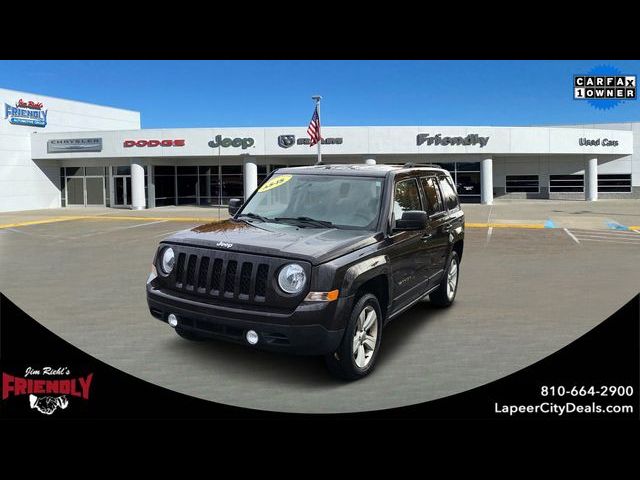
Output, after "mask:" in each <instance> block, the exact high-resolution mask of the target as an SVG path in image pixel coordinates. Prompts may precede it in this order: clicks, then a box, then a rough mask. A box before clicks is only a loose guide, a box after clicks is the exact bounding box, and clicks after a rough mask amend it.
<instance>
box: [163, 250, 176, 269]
mask: <svg viewBox="0 0 640 480" xmlns="http://www.w3.org/2000/svg"><path fill="white" fill-rule="evenodd" d="M174 263H175V255H174V254H173V248H171V247H167V248H165V249H164V250H163V251H162V258H161V259H160V268H161V269H162V272H163V273H164V274H165V275H169V274H170V273H171V270H173V265H174Z"/></svg>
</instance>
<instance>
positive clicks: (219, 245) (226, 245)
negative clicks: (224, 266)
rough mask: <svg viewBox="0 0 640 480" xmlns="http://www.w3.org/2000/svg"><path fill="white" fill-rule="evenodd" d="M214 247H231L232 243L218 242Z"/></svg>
mask: <svg viewBox="0 0 640 480" xmlns="http://www.w3.org/2000/svg"><path fill="white" fill-rule="evenodd" d="M216 247H224V248H231V247H233V243H227V242H218V243H216Z"/></svg>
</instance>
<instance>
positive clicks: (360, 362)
mask: <svg viewBox="0 0 640 480" xmlns="http://www.w3.org/2000/svg"><path fill="white" fill-rule="evenodd" d="M382 323H383V319H382V312H381V310H380V304H379V302H378V299H377V298H376V296H375V295H373V294H371V293H367V294H365V295H363V296H362V297H360V298H359V299H358V301H357V302H356V304H355V305H354V306H353V310H352V311H351V316H350V317H349V322H348V324H347V328H346V329H345V332H344V337H343V338H342V342H341V343H340V346H339V347H338V349H337V350H336V351H335V352H334V353H332V354H329V355H326V356H325V363H326V364H327V368H328V369H329V371H330V372H331V373H332V374H333V375H335V376H337V377H339V378H343V379H346V380H357V379H359V378H362V377H364V376H365V375H367V374H369V373H370V372H371V371H372V370H373V367H374V366H375V363H376V359H377V357H378V351H379V349H380V341H381V340H382Z"/></svg>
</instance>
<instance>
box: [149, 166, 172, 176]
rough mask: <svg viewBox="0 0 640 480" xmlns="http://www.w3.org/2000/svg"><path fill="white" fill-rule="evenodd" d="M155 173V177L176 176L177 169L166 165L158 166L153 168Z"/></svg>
mask: <svg viewBox="0 0 640 480" xmlns="http://www.w3.org/2000/svg"><path fill="white" fill-rule="evenodd" d="M153 172H154V174H155V176H156V177H157V176H164V175H171V176H173V175H175V174H176V167H173V166H172V167H168V166H166V165H156V166H155V167H153Z"/></svg>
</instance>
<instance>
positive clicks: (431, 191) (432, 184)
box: [420, 177, 444, 216]
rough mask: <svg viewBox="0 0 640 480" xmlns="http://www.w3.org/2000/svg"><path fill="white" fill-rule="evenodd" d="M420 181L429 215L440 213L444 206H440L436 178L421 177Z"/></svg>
mask: <svg viewBox="0 0 640 480" xmlns="http://www.w3.org/2000/svg"><path fill="white" fill-rule="evenodd" d="M420 181H421V182H422V189H423V190H424V194H425V197H427V206H428V208H429V211H428V213H429V215H430V216H431V215H435V214H436V213H440V212H442V211H443V210H444V205H443V204H442V195H441V194H440V187H438V182H437V181H436V177H422V178H421V179H420Z"/></svg>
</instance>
